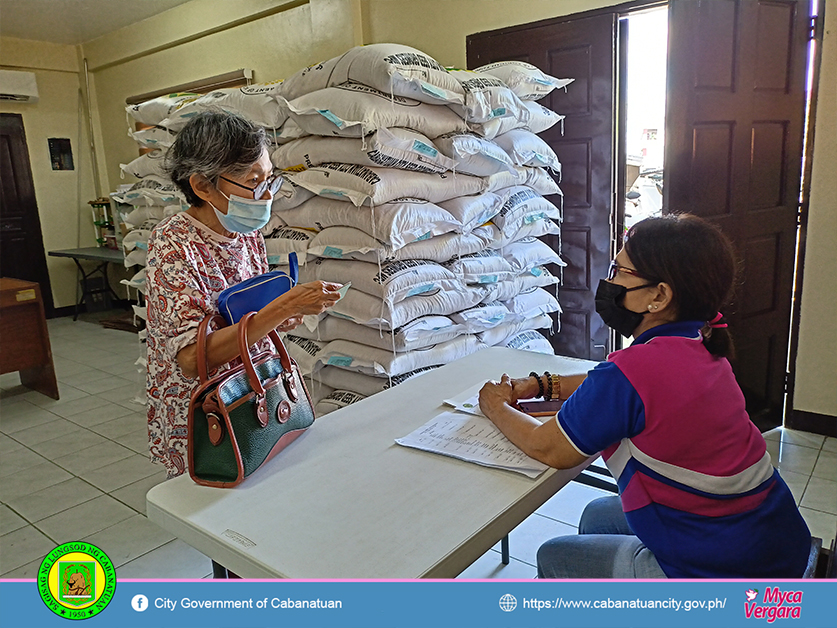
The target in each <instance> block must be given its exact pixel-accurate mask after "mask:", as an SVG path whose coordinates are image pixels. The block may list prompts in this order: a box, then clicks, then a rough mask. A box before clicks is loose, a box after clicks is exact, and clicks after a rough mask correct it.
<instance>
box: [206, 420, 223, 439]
mask: <svg viewBox="0 0 837 628" xmlns="http://www.w3.org/2000/svg"><path fill="white" fill-rule="evenodd" d="M206 424H207V428H208V430H209V442H210V443H212V444H213V445H215V446H216V447H217V446H218V445H220V444H221V441H222V440H224V427H223V424H222V423H221V420H220V419H219V418H218V415H217V414H215V413H214V412H210V413H209V414H207V415H206Z"/></svg>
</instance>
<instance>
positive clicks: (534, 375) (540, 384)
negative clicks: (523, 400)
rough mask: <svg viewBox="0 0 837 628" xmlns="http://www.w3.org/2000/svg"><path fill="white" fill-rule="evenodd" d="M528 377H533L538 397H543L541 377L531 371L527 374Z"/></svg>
mask: <svg viewBox="0 0 837 628" xmlns="http://www.w3.org/2000/svg"><path fill="white" fill-rule="evenodd" d="M529 377H534V378H535V379H536V380H538V397H543V380H541V376H540V375H538V374H537V373H535V371H532V372H531V373H529Z"/></svg>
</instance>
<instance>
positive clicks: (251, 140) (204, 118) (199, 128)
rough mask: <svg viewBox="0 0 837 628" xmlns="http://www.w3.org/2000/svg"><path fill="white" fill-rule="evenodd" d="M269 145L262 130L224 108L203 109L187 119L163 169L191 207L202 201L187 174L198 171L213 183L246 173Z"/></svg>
mask: <svg viewBox="0 0 837 628" xmlns="http://www.w3.org/2000/svg"><path fill="white" fill-rule="evenodd" d="M269 146H270V140H269V139H268V137H267V134H266V133H265V130H264V129H263V128H262V127H260V126H257V125H255V124H253V123H252V122H250V121H249V120H247V119H246V118H243V117H241V116H239V115H237V114H234V113H229V112H227V111H220V110H219V111H204V112H201V113H199V114H197V115H196V116H195V117H194V118H192V119H191V120H189V122H188V123H187V124H186V126H185V127H183V129H182V130H181V131H180V133H178V134H177V138H176V139H175V140H174V143H173V144H172V146H171V148H170V149H169V151H168V153H167V154H166V161H165V166H164V167H165V170H166V172H167V173H168V174H169V176H170V177H171V180H172V181H173V182H174V184H175V185H176V186H177V187H178V188H180V190H181V191H182V192H183V194H184V195H185V196H186V201H187V202H188V203H189V204H190V205H194V206H195V207H201V206H203V203H204V201H203V200H202V199H201V198H200V197H199V196H198V195H197V194H195V191H194V190H193V189H192V185H191V184H190V183H189V177H191V176H192V175H193V174H202V175H204V176H205V177H206V178H207V179H209V180H210V181H211V182H212V183H213V184H215V183H217V182H218V177H219V176H221V175H222V174H228V175H231V176H233V177H236V176H241V175H243V174H246V173H247V172H248V171H249V170H250V168H252V166H253V164H255V163H256V162H257V161H258V160H259V159H260V158H261V156H262V151H264V150H265V149H267V148H268V147H269Z"/></svg>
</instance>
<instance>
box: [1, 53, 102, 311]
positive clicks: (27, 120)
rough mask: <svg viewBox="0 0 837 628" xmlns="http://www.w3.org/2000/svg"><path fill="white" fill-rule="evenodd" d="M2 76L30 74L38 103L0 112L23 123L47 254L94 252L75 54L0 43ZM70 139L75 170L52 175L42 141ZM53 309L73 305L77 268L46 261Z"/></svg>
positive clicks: (91, 192)
mask: <svg viewBox="0 0 837 628" xmlns="http://www.w3.org/2000/svg"><path fill="white" fill-rule="evenodd" d="M0 50H1V51H2V59H3V61H2V65H0V68H2V69H6V70H18V71H26V72H34V73H35V79H36V81H37V84H38V94H39V100H38V102H37V103H32V104H28V103H13V102H8V101H0V112H3V113H17V114H20V115H21V116H22V117H23V127H24V131H25V132H26V143H27V146H28V148H29V161H30V164H31V167H32V179H33V181H34V184H35V198H36V201H37V204H38V214H39V217H40V222H41V232H42V235H43V240H44V248H45V249H46V251H50V250H56V249H71V248H76V247H79V246H95V244H96V242H95V240H94V235H93V233H94V232H93V222H92V215H91V211H90V206H89V205H87V201H89V200H92V199H94V198H95V197H96V192H95V188H94V185H93V175H92V173H91V163H92V160H91V157H90V150H89V148H88V144H89V140H88V134H87V119H86V111H85V109H84V108H83V106H82V102H81V96H80V91H79V89H80V79H79V72H78V60H77V57H76V49H75V47H73V46H61V45H56V44H44V43H42V42H33V41H27V40H22V39H13V38H9V37H4V38H0ZM50 137H63V138H69V139H70V144H71V146H72V150H73V162H74V166H75V170H64V171H59V170H53V169H52V165H51V163H50V159H49V150H48V148H47V138H50ZM46 260H47V268H48V269H49V276H50V284H51V287H52V298H53V302H54V304H55V306H56V307H63V306H68V305H73V304H74V303H75V298H76V267H75V264H74V263H73V261H72V260H70V259H68V258H57V257H49V256H47V258H46Z"/></svg>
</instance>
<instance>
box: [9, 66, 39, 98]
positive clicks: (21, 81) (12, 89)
mask: <svg viewBox="0 0 837 628" xmlns="http://www.w3.org/2000/svg"><path fill="white" fill-rule="evenodd" d="M0 100H15V101H17V102H38V84H37V83H36V82H35V74H34V73H32V72H15V71H13V70H0Z"/></svg>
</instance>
